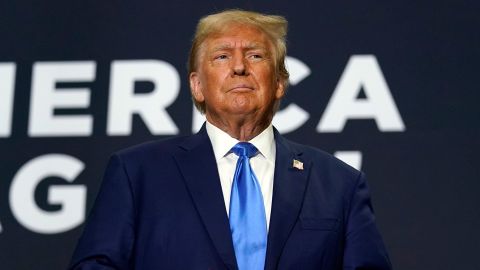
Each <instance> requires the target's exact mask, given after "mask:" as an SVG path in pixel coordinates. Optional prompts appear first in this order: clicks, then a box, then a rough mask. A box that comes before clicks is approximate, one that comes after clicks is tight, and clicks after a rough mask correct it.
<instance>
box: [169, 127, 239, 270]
mask: <svg viewBox="0 0 480 270" xmlns="http://www.w3.org/2000/svg"><path fill="white" fill-rule="evenodd" d="M180 147H181V148H182V150H183V151H180V152H179V153H178V154H176V155H175V159H176V161H177V163H178V166H179V167H180V170H181V172H182V174H183V176H184V179H185V183H186V185H187V188H188V190H189V192H190V194H191V196H192V199H193V201H194V204H195V206H196V209H197V211H198V213H199V214H200V216H201V219H202V221H203V223H204V225H205V227H206V229H207V231H208V234H209V236H210V238H211V239H212V242H213V245H214V246H215V248H216V249H217V251H218V254H219V255H220V257H221V258H222V260H223V262H224V263H225V265H226V266H227V267H228V268H229V269H236V268H237V262H236V260H235V252H234V249H233V243H232V237H231V233H230V225H229V222H228V216H227V213H226V211H225V203H224V199H223V194H222V188H221V184H220V178H219V176H218V169H217V164H216V161H215V157H214V154H213V149H212V146H211V143H210V139H209V138H208V135H207V132H206V129H205V125H204V126H203V127H202V129H201V130H200V131H199V133H198V134H196V135H193V136H192V137H190V138H188V139H187V140H186V141H185V142H183V143H182V145H180Z"/></svg>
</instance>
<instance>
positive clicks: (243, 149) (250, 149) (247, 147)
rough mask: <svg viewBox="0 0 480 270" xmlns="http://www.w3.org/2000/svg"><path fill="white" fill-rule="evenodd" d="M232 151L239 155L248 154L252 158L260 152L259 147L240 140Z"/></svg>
mask: <svg viewBox="0 0 480 270" xmlns="http://www.w3.org/2000/svg"><path fill="white" fill-rule="evenodd" d="M232 152H233V153H235V154H236V155H237V156H239V157H241V156H246V157H248V158H251V157H253V156H255V155H256V154H257V153H258V149H257V148H256V147H255V146H254V145H253V144H251V143H249V142H239V143H237V144H236V145H234V146H233V147H232Z"/></svg>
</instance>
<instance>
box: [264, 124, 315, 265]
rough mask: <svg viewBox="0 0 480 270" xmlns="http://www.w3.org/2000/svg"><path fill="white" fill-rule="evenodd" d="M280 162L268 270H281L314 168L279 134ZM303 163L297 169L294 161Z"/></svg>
mask: <svg viewBox="0 0 480 270" xmlns="http://www.w3.org/2000/svg"><path fill="white" fill-rule="evenodd" d="M275 142H276V152H277V154H276V159H275V173H274V183H273V198H272V212H271V217H270V229H269V233H268V244H267V256H266V263H265V269H272V270H273V269H277V264H278V262H279V259H280V256H281V254H282V250H283V247H284V246H285V243H286V241H287V239H288V237H289V235H290V232H291V230H292V228H293V226H294V225H295V223H296V221H297V219H298V215H299V212H300V209H301V206H302V202H303V198H304V194H305V188H306V186H307V180H308V172H309V169H310V166H309V165H310V164H309V163H308V162H307V160H303V159H302V153H300V152H298V151H296V150H295V149H293V148H292V147H291V144H289V143H288V142H287V141H286V139H284V138H283V137H282V136H280V135H279V134H278V132H277V131H276V130H275ZM294 159H295V160H298V161H301V162H303V169H299V167H300V166H298V164H297V166H296V167H298V168H295V167H294V166H293V160H294Z"/></svg>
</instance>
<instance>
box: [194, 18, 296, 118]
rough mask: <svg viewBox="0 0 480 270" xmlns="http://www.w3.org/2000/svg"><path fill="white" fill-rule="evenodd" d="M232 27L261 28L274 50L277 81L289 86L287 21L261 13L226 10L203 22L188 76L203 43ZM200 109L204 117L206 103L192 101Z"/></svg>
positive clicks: (196, 64) (196, 61)
mask: <svg viewBox="0 0 480 270" xmlns="http://www.w3.org/2000/svg"><path fill="white" fill-rule="evenodd" d="M232 24H242V25H248V26H253V27H256V28H258V29H259V30H260V31H262V32H264V33H265V34H266V35H267V37H268V38H269V39H270V41H271V43H272V45H273V49H274V66H275V70H276V72H275V73H276V75H277V78H278V79H280V81H281V83H282V84H283V85H284V89H286V88H287V84H288V77H289V74H288V71H287V69H286V68H285V56H286V54H287V46H286V36H287V24H288V22H287V20H286V19H285V18H284V17H282V16H278V15H267V14H261V13H258V12H252V11H245V10H239V9H230V10H225V11H222V12H219V13H214V14H210V15H208V16H205V17H203V18H201V19H200V21H199V22H198V24H197V29H196V31H195V36H194V37H193V41H192V47H191V49H190V55H189V58H188V74H190V73H192V72H194V71H196V70H197V67H198V53H199V51H200V49H201V47H202V44H203V42H204V41H205V40H206V39H207V38H208V37H209V36H211V35H213V34H216V33H221V32H222V30H224V29H225V27H227V26H230V25H232ZM192 99H193V102H194V103H195V106H196V107H197V109H198V110H199V111H200V112H202V113H205V102H197V101H196V100H195V98H193V96H192Z"/></svg>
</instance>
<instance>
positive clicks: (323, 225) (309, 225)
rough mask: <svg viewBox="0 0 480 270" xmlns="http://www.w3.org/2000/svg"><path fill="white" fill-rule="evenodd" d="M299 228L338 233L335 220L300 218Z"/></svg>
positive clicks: (336, 220)
mask: <svg viewBox="0 0 480 270" xmlns="http://www.w3.org/2000/svg"><path fill="white" fill-rule="evenodd" d="M300 226H301V227H302V229H304V230H317V231H335V232H336V231H338V219H336V218H308V217H300Z"/></svg>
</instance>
